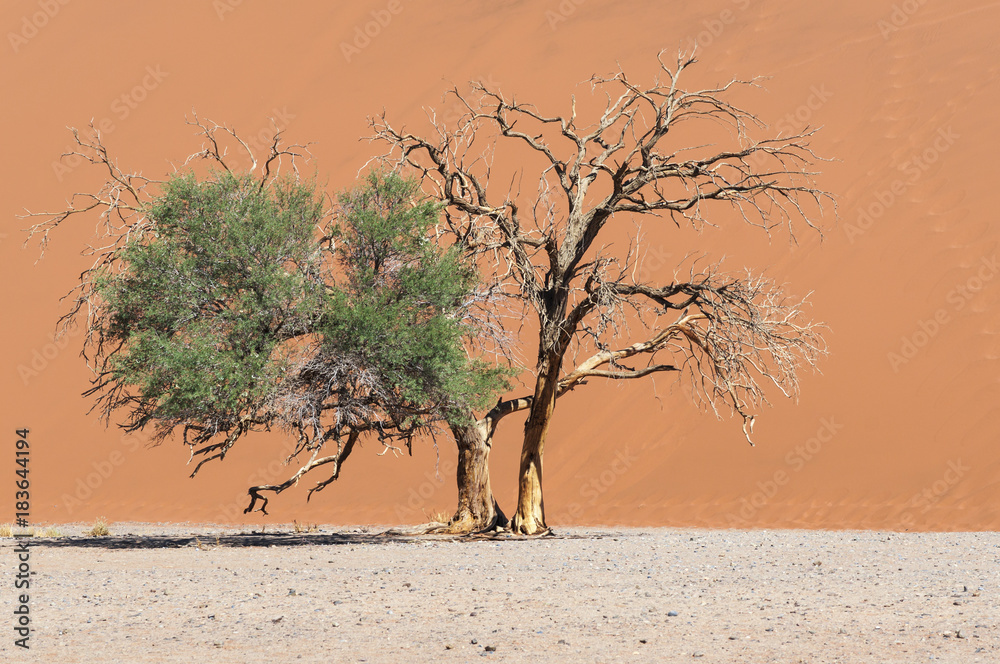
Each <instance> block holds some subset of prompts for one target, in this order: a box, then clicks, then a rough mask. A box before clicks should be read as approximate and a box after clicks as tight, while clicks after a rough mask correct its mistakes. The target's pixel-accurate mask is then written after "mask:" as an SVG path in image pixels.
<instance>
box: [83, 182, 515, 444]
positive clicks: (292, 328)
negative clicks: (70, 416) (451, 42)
mask: <svg viewBox="0 0 1000 664" xmlns="http://www.w3.org/2000/svg"><path fill="white" fill-rule="evenodd" d="M439 212H440V208H439V206H437V205H436V204H434V203H432V202H429V201H426V200H424V199H423V197H422V196H421V195H420V192H419V188H418V185H417V184H416V183H415V182H413V181H409V180H405V179H403V178H401V177H399V176H397V175H393V174H379V173H374V172H373V173H371V174H369V175H368V177H367V179H366V180H365V181H363V182H362V183H361V184H360V185H359V186H357V187H356V188H355V189H353V190H349V191H346V192H344V193H342V194H341V195H340V196H339V206H338V209H337V210H336V213H335V214H332V215H331V213H330V211H329V210H328V209H327V206H326V205H325V202H324V198H323V195H322V193H321V192H320V191H319V189H318V187H317V186H316V183H315V181H298V180H293V179H290V178H285V179H276V180H273V181H270V182H268V183H266V184H262V183H261V181H260V180H259V179H256V178H254V177H251V176H250V175H248V174H234V173H230V172H221V173H212V174H211V175H210V176H209V177H207V178H205V179H198V178H197V177H196V176H194V175H193V174H190V173H188V174H180V175H177V176H175V177H173V178H171V179H170V180H168V181H167V182H166V183H165V184H164V186H163V190H162V193H161V195H160V196H158V197H157V198H156V199H154V200H153V201H151V203H150V205H149V207H148V210H147V211H146V216H147V217H148V219H149V220H150V221H151V222H152V224H151V230H149V231H147V232H145V233H144V234H143V235H142V236H141V237H132V238H129V239H128V241H127V243H126V244H125V246H124V248H123V250H122V251H121V252H120V255H119V261H118V263H117V269H115V270H113V271H111V270H106V271H104V272H103V273H102V274H101V275H100V276H99V277H98V278H97V279H96V280H95V292H96V293H97V295H98V296H99V297H98V301H99V302H100V303H101V305H100V308H99V312H98V316H99V320H98V325H97V329H98V331H99V337H98V356H99V357H102V358H103V359H104V364H103V372H102V374H101V376H99V383H98V386H97V387H96V388H95V390H96V391H99V392H101V396H100V399H101V400H103V401H104V406H105V411H106V412H107V413H108V414H109V415H110V413H111V411H113V410H117V409H126V410H127V411H128V412H129V414H130V420H129V422H128V426H130V427H132V428H137V427H140V426H144V425H145V424H147V423H149V422H151V421H152V422H155V423H156V424H158V425H159V426H160V428H161V430H163V431H167V430H170V429H172V428H173V427H175V426H177V425H181V424H183V425H185V426H194V427H195V428H197V429H199V430H202V431H208V432H213V433H214V432H221V431H228V430H229V429H230V428H231V427H232V426H234V424H235V423H237V422H238V421H240V420H241V418H242V419H246V418H253V419H255V421H258V422H261V423H266V424H268V425H269V424H270V423H272V422H276V423H280V424H285V425H288V426H292V427H301V426H303V425H304V424H306V422H305V421H304V420H307V419H308V420H310V421H309V422H308V424H311V425H320V426H329V425H330V422H333V421H344V418H345V417H346V418H347V420H350V419H351V418H352V417H353V418H354V419H355V420H357V418H358V417H361V419H362V420H363V419H364V418H368V419H377V418H381V419H382V420H383V424H384V422H385V421H388V422H390V423H391V422H398V421H400V418H401V417H405V416H407V415H408V414H413V413H419V414H420V415H421V417H424V418H427V417H428V416H430V418H434V417H455V416H456V413H458V412H460V411H462V410H468V409H469V408H478V407H482V406H484V405H485V404H486V403H488V402H489V400H490V399H491V398H493V397H495V395H496V394H497V392H498V391H500V390H503V389H506V388H507V387H508V385H507V378H508V376H509V372H508V371H506V370H505V369H502V368H497V367H491V366H489V365H488V364H486V363H484V362H482V361H476V360H472V359H470V357H469V354H468V353H467V350H466V342H467V341H468V340H469V339H470V337H471V336H472V335H475V333H476V330H475V329H474V327H473V326H470V325H469V324H468V322H467V316H466V315H465V309H466V308H467V307H468V305H469V302H470V301H471V299H472V293H473V291H474V289H475V288H476V286H477V281H478V279H477V273H476V270H475V268H474V265H472V264H471V263H470V262H469V261H467V260H466V259H465V258H463V256H462V255H461V254H460V253H459V252H457V251H456V250H453V249H442V248H441V247H440V246H439V245H438V244H437V243H436V242H434V241H433V238H432V229H433V226H434V223H435V221H436V219H437V216H438V214H439ZM318 365H319V366H318ZM309 376H321V377H322V380H312V379H308V377H309ZM293 401H294V403H295V404H296V407H295V408H290V407H289V406H288V404H289V403H291V402H293ZM303 404H305V405H303ZM361 404H364V405H365V406H366V408H361V407H360V405H361ZM307 406H308V407H307ZM369 424H371V422H369Z"/></svg>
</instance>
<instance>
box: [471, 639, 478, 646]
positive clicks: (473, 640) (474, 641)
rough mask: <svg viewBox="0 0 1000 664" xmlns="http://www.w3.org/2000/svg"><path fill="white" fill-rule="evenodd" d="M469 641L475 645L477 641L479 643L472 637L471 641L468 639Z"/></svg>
mask: <svg viewBox="0 0 1000 664" xmlns="http://www.w3.org/2000/svg"><path fill="white" fill-rule="evenodd" d="M469 643H471V644H472V645H476V644H477V643H479V641H477V640H476V639H472V640H471V641H469Z"/></svg>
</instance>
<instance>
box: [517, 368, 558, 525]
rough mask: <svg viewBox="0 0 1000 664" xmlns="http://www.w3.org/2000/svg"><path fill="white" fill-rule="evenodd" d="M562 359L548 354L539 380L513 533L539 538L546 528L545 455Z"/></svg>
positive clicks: (527, 424)
mask: <svg viewBox="0 0 1000 664" xmlns="http://www.w3.org/2000/svg"><path fill="white" fill-rule="evenodd" d="M560 365H561V362H560V358H559V356H558V355H557V354H555V353H550V354H547V355H546V356H545V357H544V358H543V360H542V362H541V364H540V365H539V367H538V380H537V381H536V382H535V393H534V398H533V399H532V403H531V411H530V413H529V414H528V420H527V421H526V422H525V423H524V444H523V445H522V446H521V467H520V473H519V478H518V487H517V512H515V513H514V516H513V518H512V519H511V531H512V532H515V533H520V534H522V535H539V534H541V533H544V532H546V531H548V526H546V525H545V501H544V500H543V498H542V452H543V451H544V447H545V437H546V435H547V434H548V432H549V423H550V422H551V421H552V412H553V411H554V410H555V406H556V395H557V393H558V387H559V368H560Z"/></svg>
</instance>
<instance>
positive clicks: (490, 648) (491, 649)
mask: <svg viewBox="0 0 1000 664" xmlns="http://www.w3.org/2000/svg"><path fill="white" fill-rule="evenodd" d="M483 650H485V651H486V652H496V651H497V647H496V646H486V647H485V648H483Z"/></svg>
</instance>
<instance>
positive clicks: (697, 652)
mask: <svg viewBox="0 0 1000 664" xmlns="http://www.w3.org/2000/svg"><path fill="white" fill-rule="evenodd" d="M691 656H692V657H704V656H705V653H703V652H699V651H697V650H696V651H694V652H693V653H691Z"/></svg>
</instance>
